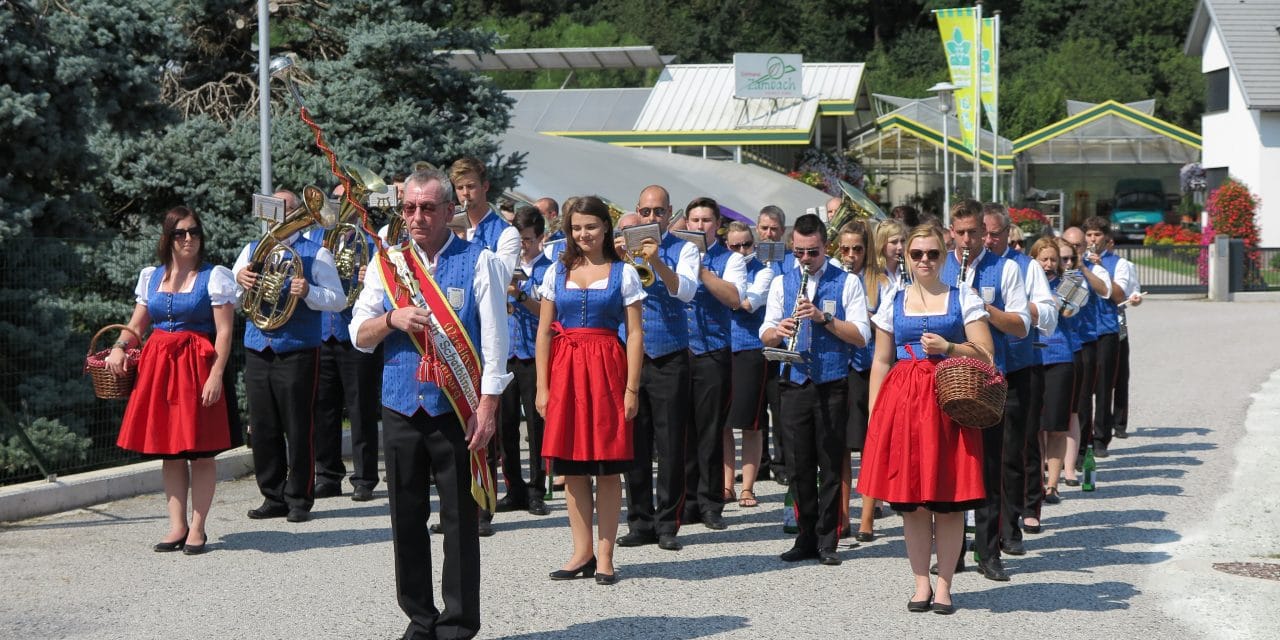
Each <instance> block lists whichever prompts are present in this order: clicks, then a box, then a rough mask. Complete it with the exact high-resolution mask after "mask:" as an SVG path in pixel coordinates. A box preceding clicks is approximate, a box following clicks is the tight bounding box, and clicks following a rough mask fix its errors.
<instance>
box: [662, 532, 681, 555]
mask: <svg viewBox="0 0 1280 640" xmlns="http://www.w3.org/2000/svg"><path fill="white" fill-rule="evenodd" d="M658 548H659V549H662V550H664V551H679V550H681V549H683V548H684V545H682V544H680V541H679V540H677V539H676V534H674V533H664V534H662V535H660V536H658Z"/></svg>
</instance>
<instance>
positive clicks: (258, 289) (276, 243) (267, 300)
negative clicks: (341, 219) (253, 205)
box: [241, 186, 337, 331]
mask: <svg viewBox="0 0 1280 640" xmlns="http://www.w3.org/2000/svg"><path fill="white" fill-rule="evenodd" d="M313 224H316V225H320V226H321V227H324V228H326V229H328V228H331V227H333V226H334V225H336V224H337V212H336V211H335V210H334V208H333V207H332V206H331V205H330V204H329V201H328V199H327V198H325V196H324V192H323V191H321V190H320V188H319V187H316V186H308V187H306V188H305V189H303V190H302V204H301V205H299V206H298V208H296V209H294V210H293V211H290V212H289V214H288V215H286V216H285V219H284V221H282V222H280V223H278V224H276V225H275V226H273V227H271V229H269V230H268V231H267V233H266V234H264V235H263V236H262V239H261V240H259V241H258V246H257V247H255V248H254V250H253V255H252V256H250V258H249V269H250V271H253V272H255V273H256V274H257V281H256V282H255V283H254V285H253V287H252V288H251V289H249V290H248V291H247V292H245V295H244V300H243V301H242V303H241V305H242V307H243V308H244V312H245V314H246V315H247V316H249V321H250V322H252V323H253V324H254V326H256V327H258V328H259V329H261V330H263V331H273V330H275V329H279V328H280V327H283V326H284V325H285V323H286V322H288V321H289V318H290V317H291V316H293V312H294V310H295V309H296V308H297V306H298V298H297V296H294V295H291V294H290V293H289V292H288V291H286V290H285V285H286V283H288V282H289V280H290V279H291V278H304V277H306V274H305V271H304V270H303V264H302V258H301V257H300V256H299V255H298V252H297V251H294V250H293V247H290V246H289V245H287V244H284V239H285V238H288V237H289V236H291V235H293V234H295V233H297V232H299V231H302V230H303V229H306V228H307V227H309V226H311V225H313ZM282 298H283V302H282V300H281V299H282Z"/></svg>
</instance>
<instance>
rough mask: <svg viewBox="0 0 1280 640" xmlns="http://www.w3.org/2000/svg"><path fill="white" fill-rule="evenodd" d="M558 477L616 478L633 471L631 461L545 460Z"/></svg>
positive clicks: (634, 464)
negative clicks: (549, 463)
mask: <svg viewBox="0 0 1280 640" xmlns="http://www.w3.org/2000/svg"><path fill="white" fill-rule="evenodd" d="M547 460H549V461H550V462H551V472H552V473H554V474H556V475H558V476H616V475H618V474H621V473H627V472H630V471H631V470H633V469H635V466H636V463H635V461H633V460H562V459H560V458H547Z"/></svg>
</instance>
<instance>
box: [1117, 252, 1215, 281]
mask: <svg viewBox="0 0 1280 640" xmlns="http://www.w3.org/2000/svg"><path fill="white" fill-rule="evenodd" d="M1132 260H1133V262H1134V264H1140V265H1142V266H1144V267H1151V268H1152V269H1159V270H1161V271H1168V272H1170V273H1176V274H1178V275H1181V276H1189V277H1192V278H1194V277H1197V274H1198V272H1199V267H1198V266H1197V265H1194V264H1190V263H1186V262H1181V261H1179V260H1175V259H1173V258H1171V257H1165V256H1134V257H1133V258H1132Z"/></svg>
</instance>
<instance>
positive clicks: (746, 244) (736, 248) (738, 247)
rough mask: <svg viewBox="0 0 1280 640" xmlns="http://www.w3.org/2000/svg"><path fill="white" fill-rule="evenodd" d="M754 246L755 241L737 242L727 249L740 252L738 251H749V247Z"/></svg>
mask: <svg viewBox="0 0 1280 640" xmlns="http://www.w3.org/2000/svg"><path fill="white" fill-rule="evenodd" d="M755 245H756V243H755V241H754V240H748V241H746V242H739V243H738V244H731V245H729V248H730V249H733V250H734V251H740V250H742V249H750V248H751V247H754V246H755Z"/></svg>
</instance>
